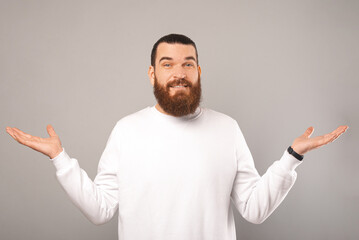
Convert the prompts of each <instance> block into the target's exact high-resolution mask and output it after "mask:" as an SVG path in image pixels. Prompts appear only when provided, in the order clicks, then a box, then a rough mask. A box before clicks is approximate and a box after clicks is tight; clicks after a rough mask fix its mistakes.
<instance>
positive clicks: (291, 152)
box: [287, 146, 304, 161]
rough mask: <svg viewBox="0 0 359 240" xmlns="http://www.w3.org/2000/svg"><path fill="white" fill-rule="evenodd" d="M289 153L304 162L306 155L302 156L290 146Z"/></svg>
mask: <svg viewBox="0 0 359 240" xmlns="http://www.w3.org/2000/svg"><path fill="white" fill-rule="evenodd" d="M287 151H288V153H289V154H291V155H293V156H294V157H295V158H296V159H298V160H299V161H302V160H303V158H304V155H301V154H299V153H297V152H296V151H294V149H293V148H292V146H289V147H288V149H287Z"/></svg>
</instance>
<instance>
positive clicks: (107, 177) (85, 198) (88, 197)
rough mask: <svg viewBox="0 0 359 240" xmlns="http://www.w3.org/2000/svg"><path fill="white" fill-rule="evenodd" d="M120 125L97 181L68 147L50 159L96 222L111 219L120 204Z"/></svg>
mask: <svg viewBox="0 0 359 240" xmlns="http://www.w3.org/2000/svg"><path fill="white" fill-rule="evenodd" d="M116 126H117V125H116ZM116 126H115V128H114V129H113V130H112V132H111V135H110V137H109V139H108V141H107V144H106V147H105V150H104V152H103V154H102V155H101V159H100V162H99V165H98V171H97V175H96V177H95V180H94V181H92V180H91V179H90V178H89V177H88V175H87V173H86V172H85V171H84V170H83V169H81V168H80V166H79V163H78V161H77V160H76V159H74V158H70V157H69V155H68V154H67V153H66V151H65V149H64V148H63V151H62V152H61V153H60V154H59V155H58V156H56V157H55V158H53V159H50V160H51V161H52V162H53V164H54V165H55V167H56V177H57V179H58V181H59V182H60V184H61V186H62V188H63V189H64V190H65V192H66V193H67V194H68V196H69V197H70V199H71V201H72V202H73V203H74V204H75V206H77V207H78V208H79V209H80V210H81V212H82V213H83V214H84V215H85V216H86V217H87V218H88V219H89V220H90V221H91V222H92V223H94V224H96V225H100V224H104V223H106V222H108V221H109V220H110V219H111V218H112V217H113V215H114V214H115V212H116V210H117V208H118V183H117V176H116V169H117V164H116V160H118V155H119V154H118V152H119V151H118V143H117V136H116V129H117V128H116Z"/></svg>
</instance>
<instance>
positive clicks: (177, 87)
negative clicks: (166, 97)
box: [170, 84, 188, 89]
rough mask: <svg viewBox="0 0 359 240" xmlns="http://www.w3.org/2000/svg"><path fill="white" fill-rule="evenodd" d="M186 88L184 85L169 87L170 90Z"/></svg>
mask: <svg viewBox="0 0 359 240" xmlns="http://www.w3.org/2000/svg"><path fill="white" fill-rule="evenodd" d="M187 87H188V86H187V85H186V84H184V85H174V86H170V88H173V89H185V88H187Z"/></svg>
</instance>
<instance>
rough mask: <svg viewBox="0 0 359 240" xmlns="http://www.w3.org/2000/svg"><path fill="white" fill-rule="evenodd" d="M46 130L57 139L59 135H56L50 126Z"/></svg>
mask: <svg viewBox="0 0 359 240" xmlns="http://www.w3.org/2000/svg"><path fill="white" fill-rule="evenodd" d="M46 130H47V133H48V134H49V136H50V137H57V134H56V132H55V130H54V128H53V127H52V126H51V125H50V124H49V125H47V127H46Z"/></svg>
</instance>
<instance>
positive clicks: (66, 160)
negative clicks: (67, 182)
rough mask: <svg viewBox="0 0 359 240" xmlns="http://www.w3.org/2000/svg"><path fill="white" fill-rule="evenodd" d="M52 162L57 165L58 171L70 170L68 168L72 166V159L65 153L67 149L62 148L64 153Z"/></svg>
mask: <svg viewBox="0 0 359 240" xmlns="http://www.w3.org/2000/svg"><path fill="white" fill-rule="evenodd" d="M50 161H51V162H52V163H53V164H54V165H55V168H56V170H57V171H59V170H61V169H65V168H68V166H69V165H70V164H71V158H70V157H69V155H67V153H66V152H65V148H62V152H61V153H59V154H58V155H57V156H56V157H54V158H52V159H50Z"/></svg>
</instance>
